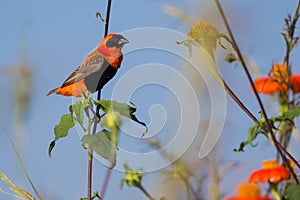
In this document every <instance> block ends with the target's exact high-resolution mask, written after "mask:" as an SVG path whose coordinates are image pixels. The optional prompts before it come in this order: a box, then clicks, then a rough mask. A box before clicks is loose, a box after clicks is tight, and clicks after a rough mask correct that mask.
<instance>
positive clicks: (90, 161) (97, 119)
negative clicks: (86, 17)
mask: <svg viewBox="0 0 300 200" xmlns="http://www.w3.org/2000/svg"><path fill="white" fill-rule="evenodd" d="M111 3H112V0H108V2H107V9H106V19H105V29H104V38H105V37H106V36H107V34H108V27H109V19H110V10H111ZM98 85H99V84H98ZM100 99H101V89H98V93H97V100H98V101H99V100H100ZM99 111H100V105H97V107H96V113H95V115H94V127H93V132H92V134H95V133H96V131H97V125H98V123H99V122H100V121H101V116H100V114H99ZM92 170H93V148H92V147H91V146H90V145H88V196H87V198H88V200H91V198H92ZM107 182H108V181H107ZM105 190H106V187H105ZM105 190H104V191H102V192H103V194H104V193H105ZM101 196H102V195H101ZM102 198H103V196H102Z"/></svg>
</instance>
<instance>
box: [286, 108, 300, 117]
mask: <svg viewBox="0 0 300 200" xmlns="http://www.w3.org/2000/svg"><path fill="white" fill-rule="evenodd" d="M299 115H300V106H298V107H296V108H295V109H294V110H291V111H287V112H284V113H283V114H282V117H284V118H285V119H293V118H294V117H297V116H299Z"/></svg>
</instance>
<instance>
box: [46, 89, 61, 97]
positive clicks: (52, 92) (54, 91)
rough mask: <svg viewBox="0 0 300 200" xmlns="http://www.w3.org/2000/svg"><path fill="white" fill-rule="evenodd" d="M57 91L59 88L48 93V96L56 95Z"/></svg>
mask: <svg viewBox="0 0 300 200" xmlns="http://www.w3.org/2000/svg"><path fill="white" fill-rule="evenodd" d="M57 89H58V88H55V89H53V90H51V91H50V92H48V94H47V96H49V95H51V94H54V93H56V91H57Z"/></svg>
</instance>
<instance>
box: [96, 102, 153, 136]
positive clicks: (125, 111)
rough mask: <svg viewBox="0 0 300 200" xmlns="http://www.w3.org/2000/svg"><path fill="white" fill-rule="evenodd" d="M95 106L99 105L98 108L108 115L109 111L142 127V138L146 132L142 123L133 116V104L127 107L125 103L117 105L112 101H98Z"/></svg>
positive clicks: (134, 109) (134, 108)
mask: <svg viewBox="0 0 300 200" xmlns="http://www.w3.org/2000/svg"><path fill="white" fill-rule="evenodd" d="M95 104H96V105H100V108H101V110H102V111H103V112H105V113H108V112H109V111H110V110H111V111H113V112H117V113H119V114H120V115H121V116H123V117H127V118H129V119H131V120H133V121H135V122H137V123H139V124H141V125H143V126H144V127H145V128H146V130H145V132H144V133H143V136H144V135H145V134H146V133H147V132H148V127H147V125H146V124H145V123H144V122H141V121H139V120H138V119H137V118H136V116H135V115H134V113H135V111H136V107H135V105H134V104H133V103H131V106H129V105H128V104H126V103H119V102H117V101H113V100H99V101H95Z"/></svg>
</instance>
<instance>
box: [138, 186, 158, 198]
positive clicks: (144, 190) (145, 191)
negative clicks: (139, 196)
mask: <svg viewBox="0 0 300 200" xmlns="http://www.w3.org/2000/svg"><path fill="white" fill-rule="evenodd" d="M137 188H139V189H140V190H141V191H142V192H143V193H144V194H145V195H146V196H147V197H148V199H149V200H154V198H152V197H151V195H150V194H149V193H148V192H147V190H146V189H145V188H144V187H143V186H142V185H138V186H137Z"/></svg>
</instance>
